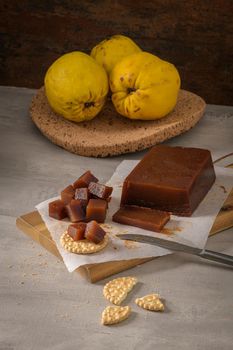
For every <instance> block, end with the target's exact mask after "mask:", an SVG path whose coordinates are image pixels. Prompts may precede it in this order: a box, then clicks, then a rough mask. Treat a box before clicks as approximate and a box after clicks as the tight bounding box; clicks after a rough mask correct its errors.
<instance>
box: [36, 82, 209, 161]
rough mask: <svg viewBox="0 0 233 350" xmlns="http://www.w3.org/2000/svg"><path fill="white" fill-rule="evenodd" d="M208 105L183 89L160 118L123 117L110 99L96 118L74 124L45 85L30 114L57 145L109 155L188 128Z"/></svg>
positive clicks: (150, 143)
mask: <svg viewBox="0 0 233 350" xmlns="http://www.w3.org/2000/svg"><path fill="white" fill-rule="evenodd" d="M205 106H206V104H205V101H204V100H203V99H202V98H201V97H199V96H197V95H195V94H193V93H191V92H189V91H185V90H181V91H180V93H179V97H178V102H177V105H176V107H175V109H174V110H173V111H172V112H171V113H170V114H168V115H167V116H166V117H165V118H162V119H160V120H154V121H135V120H130V119H127V118H124V117H121V116H120V115H119V114H118V113H117V112H116V111H115V109H114V107H113V105H112V103H111V101H108V102H107V103H106V105H105V107H104V108H103V110H102V111H101V112H100V114H99V115H98V116H97V117H96V118H94V119H93V120H91V121H88V122H82V123H74V122H71V121H69V120H66V119H64V118H63V117H61V116H59V115H57V114H56V113H54V112H53V110H52V109H51V107H50V106H49V104H48V101H47V98H46V95H45V92H44V88H43V87H42V88H40V89H39V90H38V91H37V93H36V95H35V96H34V97H33V99H32V102H31V106H30V115H31V118H32V120H33V122H34V123H35V124H36V126H37V127H38V128H39V129H40V131H41V132H42V134H44V135H45V136H46V137H47V138H48V139H49V140H51V141H52V142H53V143H55V144H56V145H58V146H60V147H63V148H64V149H66V150H68V151H70V152H72V153H76V154H79V155H82V156H87V157H108V156H115V155H120V154H124V153H129V152H136V151H140V150H143V149H146V148H149V147H151V146H153V145H155V144H158V143H161V142H163V141H165V140H167V139H170V138H172V137H174V136H177V135H180V134H182V133H184V132H186V131H188V130H189V129H190V128H192V127H193V126H194V125H195V124H196V123H197V122H198V121H199V120H200V118H201V117H202V115H203V113H204V111H205Z"/></svg>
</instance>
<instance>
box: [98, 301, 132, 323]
mask: <svg viewBox="0 0 233 350" xmlns="http://www.w3.org/2000/svg"><path fill="white" fill-rule="evenodd" d="M130 313H131V307H130V306H107V307H106V308H105V309H104V311H103V312H102V317H101V323H102V324H103V325H110V324H116V323H120V322H122V321H124V320H126V319H127V318H128V317H129V315H130Z"/></svg>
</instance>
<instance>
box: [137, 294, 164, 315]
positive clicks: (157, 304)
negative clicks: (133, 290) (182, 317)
mask: <svg viewBox="0 0 233 350" xmlns="http://www.w3.org/2000/svg"><path fill="white" fill-rule="evenodd" d="M135 303H136V304H137V305H138V306H140V307H142V308H143V309H146V310H151V311H163V310H164V305H163V303H162V302H161V300H160V296H159V295H158V294H148V295H145V296H144V297H141V298H137V299H136V300H135Z"/></svg>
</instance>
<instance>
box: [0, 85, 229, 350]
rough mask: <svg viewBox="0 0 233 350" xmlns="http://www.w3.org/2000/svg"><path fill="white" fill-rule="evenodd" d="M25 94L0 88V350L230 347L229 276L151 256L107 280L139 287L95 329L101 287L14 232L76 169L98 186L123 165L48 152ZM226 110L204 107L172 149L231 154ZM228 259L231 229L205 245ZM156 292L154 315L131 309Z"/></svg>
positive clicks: (212, 267) (223, 270)
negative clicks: (119, 313)
mask: <svg viewBox="0 0 233 350" xmlns="http://www.w3.org/2000/svg"><path fill="white" fill-rule="evenodd" d="M34 92H35V91H34V90H30V89H24V88H11V87H0V131H1V135H0V193H1V202H0V220H1V230H0V249H1V252H0V350H13V349H20V350H21V349H22V350H24V349H27V350H30V349H33V350H37V349H44V350H45V349H52V350H55V349H56V350H58V349H59V350H60V349H64V350H70V349H82V350H83V349H84V350H85V349H101V350H102V349H140V350H141V349H143V350H147V349H159V350H160V349H161V350H163V349H164V350H165V349H166V350H168V349H179V350H186V349H190V350H192V349H202V350H203V349H204V350H206V349H211V350H214V349H216V350H217V349H218V350H219V349H224V350H225V349H232V347H233V270H232V269H231V268H227V267H224V266H221V265H218V264H215V263H211V262H207V261H204V260H203V261H202V260H200V259H198V258H196V257H191V256H188V255H184V254H173V255H171V256H165V257H161V258H159V259H156V260H154V261H152V262H149V263H147V264H144V265H141V266H139V267H136V268H134V269H132V270H130V271H127V272H124V273H120V274H118V275H117V276H126V275H134V276H136V277H137V278H138V279H139V281H140V283H139V284H138V285H137V286H136V288H135V289H134V291H133V292H132V293H131V295H130V296H129V297H128V298H127V302H128V304H129V305H131V306H132V308H133V314H132V316H131V317H130V318H129V319H128V320H127V321H124V322H123V323H121V324H119V325H117V326H112V327H106V326H102V325H101V324H100V316H101V312H102V310H103V309H104V308H105V306H106V305H107V304H108V303H107V302H106V300H105V299H104V298H103V296H102V289H103V285H104V283H105V282H106V281H108V280H110V279H111V278H108V279H106V281H102V282H99V283H97V284H94V285H93V284H90V283H88V282H87V281H86V280H84V279H83V278H82V277H80V276H79V274H77V273H72V274H70V273H68V272H67V270H66V268H65V266H64V265H63V263H62V262H60V261H58V259H56V258H55V257H54V256H52V255H51V254H49V253H48V252H46V251H45V250H44V249H43V248H42V247H41V246H39V245H37V244H36V243H34V242H33V241H32V240H30V238H28V237H27V236H25V235H24V234H23V233H22V232H20V231H19V230H18V229H17V228H16V226H15V220H16V217H17V216H19V215H21V214H24V213H27V212H29V211H32V210H33V209H34V206H35V205H36V204H38V203H39V202H41V201H43V200H45V199H47V198H49V197H52V196H54V195H56V194H57V193H58V191H59V190H60V189H61V188H62V187H63V186H64V185H66V184H67V183H69V182H71V181H73V180H74V179H75V178H77V177H78V176H79V175H80V174H81V173H82V172H84V171H85V170H86V169H91V170H92V171H93V172H94V173H95V174H96V176H97V177H98V178H99V179H100V180H101V181H106V180H108V178H109V177H110V176H111V174H112V173H113V171H114V169H115V167H116V166H117V165H118V164H119V163H120V161H121V160H123V159H139V158H141V157H142V155H143V154H144V152H139V153H136V154H129V155H123V156H121V157H113V158H106V159H94V158H85V157H80V156H77V155H74V154H71V153H68V152H67V151H65V150H63V149H61V148H59V147H57V146H55V145H54V144H52V143H51V142H50V141H48V140H47V139H46V138H45V137H43V136H42V135H41V133H40V132H39V131H38V130H37V128H36V127H35V126H34V125H33V124H32V122H31V120H30V118H29V115H28V108H29V104H30V100H31V98H32V95H33V94H34ZM232 126H233V107H224V106H213V105H209V106H208V107H207V111H206V113H205V116H204V118H203V119H202V120H201V121H200V122H199V123H198V125H197V126H196V127H194V128H193V129H192V130H190V131H189V132H187V133H186V134H184V135H182V136H179V137H176V138H174V139H173V140H170V141H169V144H172V145H183V146H194V147H207V148H209V149H211V151H212V152H213V157H214V158H217V157H219V156H221V155H223V154H226V153H228V152H230V151H233V128H232ZM208 248H209V249H213V250H218V251H221V252H225V253H228V254H233V229H229V230H226V231H224V232H222V233H220V234H218V235H216V236H214V237H212V238H210V239H209V241H208ZM154 290H156V291H158V292H159V293H160V294H161V295H162V297H163V298H165V300H166V311H165V312H164V313H153V312H147V311H144V310H142V309H139V308H138V307H137V306H136V305H135V304H134V299H135V297H136V296H142V295H145V294H148V293H150V292H153V291H154Z"/></svg>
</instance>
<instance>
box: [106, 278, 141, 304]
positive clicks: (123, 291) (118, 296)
mask: <svg viewBox="0 0 233 350" xmlns="http://www.w3.org/2000/svg"><path fill="white" fill-rule="evenodd" d="M136 283H137V279H136V278H135V277H119V278H115V279H114V280H112V281H110V282H108V283H107V284H106V285H105V286H104V289H103V294H104V297H105V298H106V299H107V300H109V301H110V302H111V303H113V304H115V305H120V304H121V303H122V301H123V300H124V299H125V298H126V297H127V294H128V293H129V292H130V291H131V290H132V289H133V287H134V286H135V284H136Z"/></svg>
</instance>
